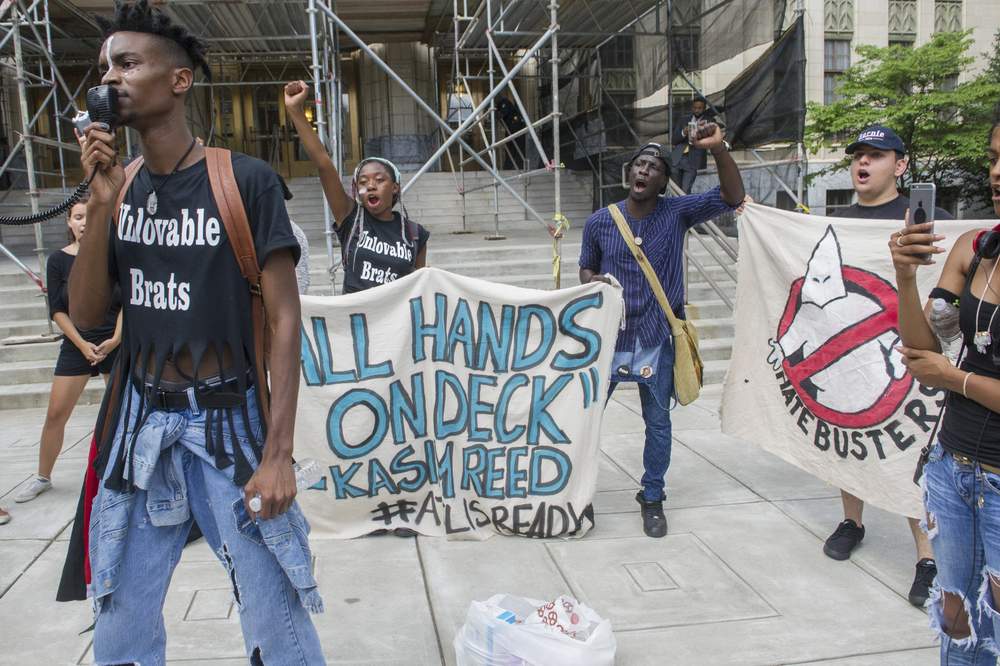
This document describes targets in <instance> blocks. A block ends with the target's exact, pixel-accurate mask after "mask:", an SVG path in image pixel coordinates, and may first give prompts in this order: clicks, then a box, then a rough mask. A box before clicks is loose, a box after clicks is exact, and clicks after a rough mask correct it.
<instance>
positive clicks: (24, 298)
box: [0, 283, 45, 308]
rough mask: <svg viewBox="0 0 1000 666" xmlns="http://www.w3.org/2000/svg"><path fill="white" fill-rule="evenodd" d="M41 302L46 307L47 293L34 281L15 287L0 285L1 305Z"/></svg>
mask: <svg viewBox="0 0 1000 666" xmlns="http://www.w3.org/2000/svg"><path fill="white" fill-rule="evenodd" d="M23 303H40V304H42V307H43V308H44V307H45V294H43V293H42V290H41V289H39V288H38V287H37V286H36V285H35V284H34V283H32V284H28V285H19V286H13V287H2V286H0V305H15V304H23Z"/></svg>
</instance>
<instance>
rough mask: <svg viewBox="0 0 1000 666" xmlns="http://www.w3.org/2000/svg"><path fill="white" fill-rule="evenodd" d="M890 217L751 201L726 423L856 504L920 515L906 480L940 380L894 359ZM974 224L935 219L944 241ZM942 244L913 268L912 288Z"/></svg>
mask: <svg viewBox="0 0 1000 666" xmlns="http://www.w3.org/2000/svg"><path fill="white" fill-rule="evenodd" d="M901 226H902V222H901V221H898V220H884V221H883V220H863V219H849V218H832V217H819V216H812V215H802V214H799V213H789V212H786V211H782V210H778V209H775V208H768V207H765V206H760V205H749V206H747V210H746V213H745V214H744V215H743V216H741V218H740V220H739V233H740V256H739V283H738V284H739V286H738V287H737V292H736V341H737V344H735V345H734V347H733V358H732V361H731V363H730V366H729V374H728V376H727V377H726V383H725V388H724V392H723V397H722V430H723V432H725V433H726V434H729V435H733V436H735V437H739V438H741V439H746V440H749V441H752V442H755V443H756V444H757V445H759V446H760V447H762V448H763V449H764V450H766V451H769V452H771V453H773V454H775V455H777V456H779V457H780V458H782V459H784V460H786V461H787V462H790V463H792V464H794V465H796V466H798V467H800V468H802V469H803V470H805V471H807V472H809V473H811V474H813V475H815V476H817V477H819V478H820V479H822V480H824V481H826V482H828V483H830V484H832V485H834V486H836V487H838V488H842V489H844V490H847V491H848V492H850V493H851V494H853V495H856V496H858V497H860V498H861V499H863V500H865V501H866V502H870V503H872V504H875V505H877V506H879V507H881V508H883V509H887V510H889V511H893V512H895V513H899V514H902V515H905V516H910V517H919V516H921V515H922V513H923V509H922V505H921V497H920V493H919V489H918V488H917V486H916V485H915V484H914V483H913V472H914V469H915V468H916V464H917V458H918V456H919V453H920V449H921V448H922V447H923V446H924V444H926V443H927V441H928V438H929V436H930V432H931V430H932V428H933V427H934V424H935V423H936V421H937V419H938V417H939V416H940V413H941V407H942V405H943V404H944V391H942V390H937V389H929V388H926V387H923V386H921V385H919V384H918V383H917V382H916V381H914V379H913V377H912V376H911V375H910V374H909V372H908V371H907V370H906V366H904V365H903V359H902V355H901V354H900V352H899V351H898V350H897V349H896V348H897V347H898V346H899V345H900V339H899V331H898V328H897V326H898V324H897V297H896V286H895V271H894V270H893V266H892V259H891V257H890V254H889V248H888V245H887V243H888V239H889V235H890V234H891V233H892V232H893V231H895V230H897V229H899V228H900V227H901ZM985 226H986V223H984V222H978V223H977V222H973V221H947V222H939V223H938V225H937V232H938V233H941V234H944V235H945V237H946V238H945V240H944V241H943V242H942V243H941V246H942V247H944V248H945V249H951V245H952V243H954V242H955V240H956V239H957V238H958V237H959V236H960V235H961V234H962V233H963V232H964V231H966V230H968V229H972V228H976V227H980V228H982V227H985ZM943 265H944V261H943V255H942V258H939V260H938V262H937V263H936V264H934V265H931V266H922V267H921V268H920V269H919V270H918V271H917V283H918V286H919V290H920V295H921V297H922V298H923V299H926V298H927V295H928V294H929V293H930V291H931V289H932V288H933V287H934V286H935V285H936V284H937V281H938V277H939V276H940V273H941V267H942V266H943Z"/></svg>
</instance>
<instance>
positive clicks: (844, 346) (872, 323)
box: [778, 266, 913, 428]
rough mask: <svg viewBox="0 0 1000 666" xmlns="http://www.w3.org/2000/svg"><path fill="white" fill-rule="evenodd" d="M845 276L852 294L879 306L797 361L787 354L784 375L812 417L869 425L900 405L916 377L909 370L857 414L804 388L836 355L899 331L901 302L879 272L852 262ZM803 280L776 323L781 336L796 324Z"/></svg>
mask: <svg viewBox="0 0 1000 666" xmlns="http://www.w3.org/2000/svg"><path fill="white" fill-rule="evenodd" d="M843 274H844V283H845V285H847V286H848V292H853V293H858V292H861V293H862V294H863V295H864V296H866V297H867V298H870V299H871V300H872V301H874V302H875V303H876V304H877V305H878V306H879V307H880V310H879V311H878V312H876V313H875V314H873V315H871V316H869V317H866V318H865V319H862V320H861V321H859V322H857V323H855V324H852V325H850V326H848V327H847V328H845V329H844V330H843V331H841V332H839V333H837V334H836V335H834V336H833V337H832V338H830V339H829V340H827V341H826V342H825V343H823V345H822V346H820V347H819V348H817V349H816V350H815V351H813V353H811V354H810V355H809V356H807V357H805V358H804V359H802V360H800V361H798V362H797V363H795V364H794V365H793V364H792V363H791V361H789V360H788V358H785V359H784V360H783V361H782V364H781V365H782V368H783V369H784V371H785V376H786V377H788V379H789V380H790V381H791V382H792V386H794V387H795V392H796V393H797V394H798V396H799V398H800V399H801V400H802V402H803V404H804V405H805V406H806V407H807V408H808V409H809V411H810V412H812V413H813V415H814V416H816V417H817V418H820V419H823V420H824V421H827V422H829V423H832V424H833V425H836V426H840V427H842V428H867V427H870V426H874V425H876V424H878V423H881V422H882V421H885V420H886V419H887V418H889V417H890V416H892V415H893V414H894V413H895V412H896V410H898V409H899V407H900V405H902V403H903V400H905V399H906V396H907V394H908V393H909V392H910V388H911V387H912V386H913V377H912V376H911V375H910V373H909V372H907V373H906V374H904V375H903V377H902V378H900V379H895V378H893V377H891V376H890V378H889V379H890V381H889V384H888V386H886V388H885V391H883V392H882V395H881V396H879V398H878V399H877V400H875V401H874V402H873V403H872V404H871V405H870V406H869V407H867V408H865V409H862V410H861V411H858V412H840V411H837V410H834V409H831V408H829V407H826V406H824V405H821V404H820V403H819V402H817V401H816V399H815V398H814V397H813V396H812V395H810V394H809V392H808V391H807V390H805V388H804V385H805V382H806V381H807V380H809V379H810V378H811V377H812V376H813V375H815V374H816V373H817V372H820V371H821V370H824V369H826V368H828V367H830V366H831V365H833V364H834V363H835V362H836V361H837V360H838V359H840V358H842V357H844V356H845V355H847V354H848V353H850V352H851V351H853V350H854V349H857V348H858V347H861V346H862V345H864V344H866V343H868V342H871V341H873V340H875V339H876V338H877V337H879V336H880V335H882V334H884V333H886V332H887V331H895V330H896V314H897V309H898V300H897V296H896V290H895V289H894V288H893V286H892V285H891V284H889V283H888V282H886V281H885V280H883V279H882V278H881V277H879V276H878V275H875V274H874V273H870V272H868V271H865V270H862V269H860V268H855V267H853V266H844V267H843ZM804 282H805V278H804V277H800V278H799V279H797V280H795V282H793V283H792V288H791V291H790V292H789V294H788V302H787V303H786V304H785V311H784V313H783V314H782V316H781V322H780V323H779V324H778V339H779V340H780V339H781V338H782V337H783V336H784V335H785V333H786V332H787V331H788V328H789V327H790V326H791V325H792V320H793V319H794V318H795V315H796V313H797V312H798V311H799V308H800V307H801V305H802V304H801V303H800V298H801V293H802V285H803V284H804Z"/></svg>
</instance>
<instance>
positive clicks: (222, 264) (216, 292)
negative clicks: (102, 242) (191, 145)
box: [110, 153, 299, 377]
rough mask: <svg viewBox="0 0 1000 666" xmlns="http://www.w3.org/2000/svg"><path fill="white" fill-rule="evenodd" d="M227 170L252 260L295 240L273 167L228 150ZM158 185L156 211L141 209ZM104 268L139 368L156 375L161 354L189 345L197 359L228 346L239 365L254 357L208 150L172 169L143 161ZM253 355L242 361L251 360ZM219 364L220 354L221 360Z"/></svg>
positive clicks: (242, 286) (241, 282)
mask: <svg viewBox="0 0 1000 666" xmlns="http://www.w3.org/2000/svg"><path fill="white" fill-rule="evenodd" d="M232 159H233V171H234V173H235V175H236V181H237V184H238V185H239V189H240V194H241V197H242V199H243V205H244V208H245V209H246V212H247V217H248V219H249V222H250V230H251V232H252V234H253V238H254V246H255V249H256V251H257V260H258V263H259V264H260V266H261V267H263V266H264V265H265V264H266V262H267V259H268V257H269V256H270V255H271V253H272V252H274V251H275V250H279V249H285V248H287V249H290V250H291V251H292V253H293V255H294V256H295V258H296V260H297V258H298V254H299V245H298V243H297V242H296V240H295V236H294V235H293V234H292V230H291V226H290V225H289V222H288V213H287V211H286V210H285V201H284V198H283V196H282V192H283V190H282V187H281V182H280V179H279V178H278V176H277V174H276V173H274V171H273V170H272V169H271V167H270V166H268V165H267V164H266V163H264V162H262V161H261V160H258V159H255V158H252V157H248V156H246V155H242V154H239V153H233V155H232ZM151 185H152V186H155V188H156V196H157V206H156V212H155V214H150V213H149V211H147V209H146V207H147V199H148V196H149V193H150V186H151ZM110 270H111V275H112V278H113V279H114V280H116V281H117V282H118V284H119V285H120V287H121V292H122V301H123V305H124V310H125V316H124V335H123V344H124V345H125V347H126V349H128V351H129V354H128V357H129V359H130V360H134V359H147V358H150V359H151V360H150V362H148V363H147V362H143V363H141V365H142V366H146V367H136V368H133V372H134V374H135V375H137V376H143V375H153V376H154V377H158V376H159V374H160V372H161V371H162V368H163V363H164V361H165V359H167V358H171V357H174V358H175V357H177V356H178V355H179V354H180V353H181V352H182V351H183V350H184V349H185V348H186V349H188V350H189V351H190V353H191V355H192V357H193V358H194V360H195V364H196V366H197V364H198V363H199V362H200V359H201V358H202V357H203V356H204V354H206V353H211V354H218V355H219V360H220V361H221V355H222V354H223V353H224V350H225V349H226V348H228V349H230V350H231V351H232V358H233V363H234V366H235V367H234V368H232V369H233V370H234V371H235V372H237V374H239V373H240V372H245V369H246V368H247V367H252V360H253V339H252V338H253V335H252V324H251V318H250V294H249V290H248V285H247V282H246V280H245V279H244V278H243V276H242V275H241V273H240V269H239V265H238V264H237V262H236V258H235V256H234V254H233V249H232V247H231V246H230V244H229V239H228V237H227V234H226V228H225V225H224V224H223V222H222V216H221V215H220V214H219V210H218V208H217V206H216V203H215V199H214V198H213V196H212V191H211V186H210V185H209V180H208V170H207V167H206V163H205V160H201V161H199V162H197V163H195V164H193V165H192V166H190V167H187V168H186V169H182V170H180V171H178V172H176V173H174V174H173V175H171V176H155V175H151V174H150V173H149V172H148V170H147V169H146V168H145V167H143V168H142V169H141V171H140V173H139V174H138V175H137V177H136V178H135V180H134V181H133V182H132V185H131V187H130V188H129V191H128V193H127V194H126V196H125V199H124V201H123V202H122V207H121V210H120V212H119V218H118V220H116V224H115V230H114V232H113V233H112V235H111V255H110ZM248 363H250V365H249V366H248V365H247V364H248ZM219 365H220V367H221V365H222V363H221V362H220V364H219Z"/></svg>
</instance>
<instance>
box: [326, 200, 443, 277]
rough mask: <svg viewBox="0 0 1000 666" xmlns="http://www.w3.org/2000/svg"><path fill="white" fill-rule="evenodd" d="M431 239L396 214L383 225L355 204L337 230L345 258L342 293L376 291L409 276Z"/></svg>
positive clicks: (423, 231) (417, 227) (410, 222)
mask: <svg viewBox="0 0 1000 666" xmlns="http://www.w3.org/2000/svg"><path fill="white" fill-rule="evenodd" d="M359 210H360V211H361V215H360V216H359V215H358V211H359ZM430 235H431V234H430V232H429V231H427V230H426V229H424V228H423V227H422V226H420V225H419V224H417V223H416V222H413V221H412V220H407V221H406V223H405V224H403V223H402V221H401V217H400V214H399V213H398V212H394V213H393V214H392V221H391V222H386V221H384V220H379V219H377V218H375V217H374V216H373V215H372V214H371V213H369V212H368V210H367V209H366V208H364V207H363V206H359V205H358V204H355V205H354V208H353V209H351V212H350V214H349V215H348V216H347V218H346V219H345V220H344V222H343V223H342V224H341V225H340V226H339V227H337V236H338V237H339V238H340V247H341V252H342V253H343V258H344V293H345V294H350V293H352V292H355V291H361V290H363V289H370V288H371V287H377V286H379V285H382V284H386V283H388V282H392V281H393V280H397V279H399V278H401V277H403V276H404V275H409V274H410V273H412V272H413V270H414V263H415V262H416V260H417V255H418V254H420V251H421V250H423V249H424V247H426V246H427V239H428V238H430Z"/></svg>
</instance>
